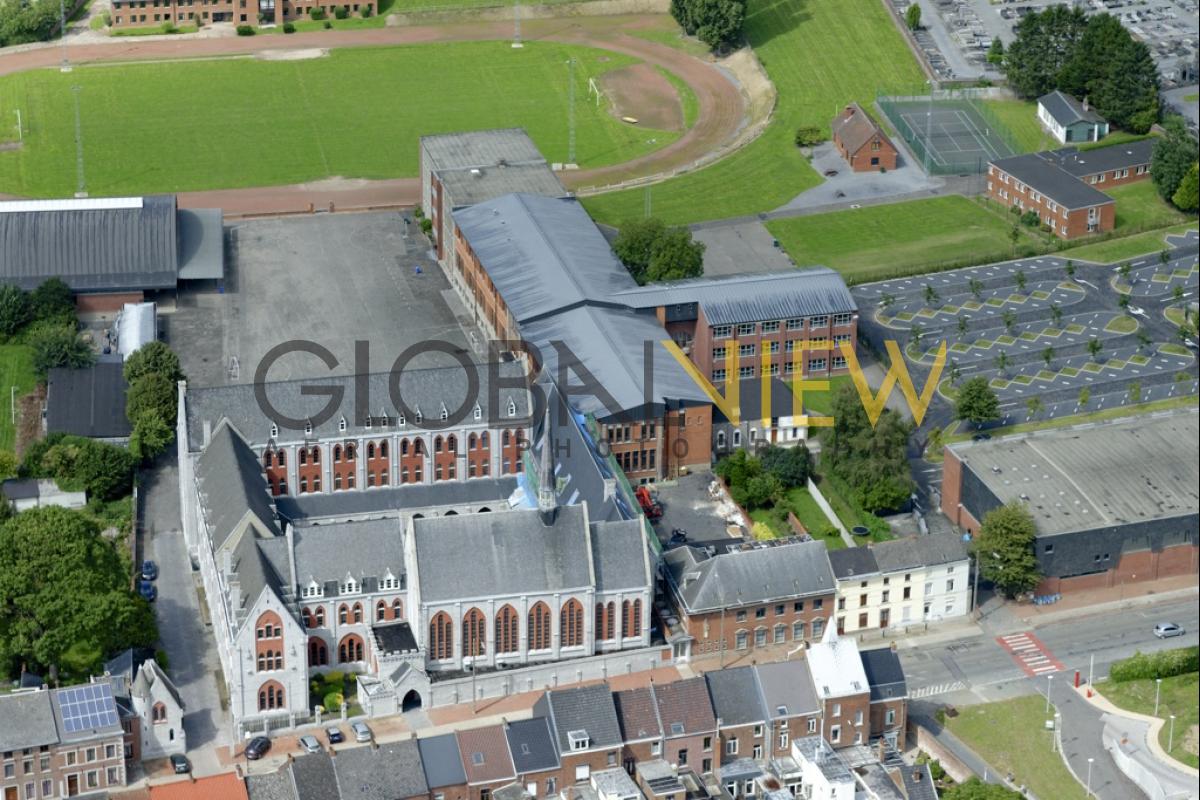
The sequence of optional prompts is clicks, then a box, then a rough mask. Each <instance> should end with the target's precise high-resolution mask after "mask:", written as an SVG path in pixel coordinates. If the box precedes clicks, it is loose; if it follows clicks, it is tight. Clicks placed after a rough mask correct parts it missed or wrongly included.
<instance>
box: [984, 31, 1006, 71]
mask: <svg viewBox="0 0 1200 800" xmlns="http://www.w3.org/2000/svg"><path fill="white" fill-rule="evenodd" d="M987 61H988V63H989V64H991V65H992V66H994V67H1000V68H1002V67H1003V66H1004V42H1002V41H1000V37H999V36H997V37H996V38H995V39H992V44H991V46H990V47H988V51H987Z"/></svg>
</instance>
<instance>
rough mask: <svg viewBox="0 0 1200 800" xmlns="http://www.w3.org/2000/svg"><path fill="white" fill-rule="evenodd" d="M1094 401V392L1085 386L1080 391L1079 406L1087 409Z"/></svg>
mask: <svg viewBox="0 0 1200 800" xmlns="http://www.w3.org/2000/svg"><path fill="white" fill-rule="evenodd" d="M1091 399H1092V390H1091V389H1089V388H1088V387H1087V386H1084V387H1083V388H1082V389H1080V390H1079V405H1080V406H1084V407H1086V406H1087V404H1088V403H1089V402H1091Z"/></svg>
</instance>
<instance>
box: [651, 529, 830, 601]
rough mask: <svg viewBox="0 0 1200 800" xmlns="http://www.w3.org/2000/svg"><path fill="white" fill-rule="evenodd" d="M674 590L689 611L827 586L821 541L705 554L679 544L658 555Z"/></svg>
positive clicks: (821, 589)
mask: <svg viewBox="0 0 1200 800" xmlns="http://www.w3.org/2000/svg"><path fill="white" fill-rule="evenodd" d="M664 562H665V565H666V569H667V573H668V577H669V579H670V581H671V583H672V585H673V586H674V587H675V591H676V594H677V595H678V596H679V597H680V599H681V600H682V601H683V603H684V606H685V607H686V608H687V610H688V611H689V612H691V613H696V612H699V611H708V610H720V609H722V608H735V607H739V606H744V605H750V604H757V603H765V602H771V601H774V600H781V599H785V598H792V597H806V596H810V595H818V594H828V593H830V592H832V591H833V588H834V581H833V572H832V570H831V569H830V567H829V559H828V558H827V556H826V551H825V544H824V542H795V543H787V544H780V545H777V546H774V547H764V548H753V549H750V550H740V551H736V552H731V553H721V554H718V555H715V556H708V555H707V554H706V553H705V552H703V551H701V550H697V549H696V548H694V547H679V548H676V549H674V550H671V551H669V552H668V553H667V554H666V555H665V556H664Z"/></svg>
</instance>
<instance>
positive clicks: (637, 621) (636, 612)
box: [629, 600, 642, 636]
mask: <svg viewBox="0 0 1200 800" xmlns="http://www.w3.org/2000/svg"><path fill="white" fill-rule="evenodd" d="M629 631H630V633H629V635H630V636H641V635H642V601H641V600H634V601H633V620H632V624H631V625H630V626H629Z"/></svg>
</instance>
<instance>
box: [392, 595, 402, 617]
mask: <svg viewBox="0 0 1200 800" xmlns="http://www.w3.org/2000/svg"><path fill="white" fill-rule="evenodd" d="M392 619H404V601H402V600H401V599H400V598H399V597H397V598H396V599H395V600H393V601H392Z"/></svg>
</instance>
